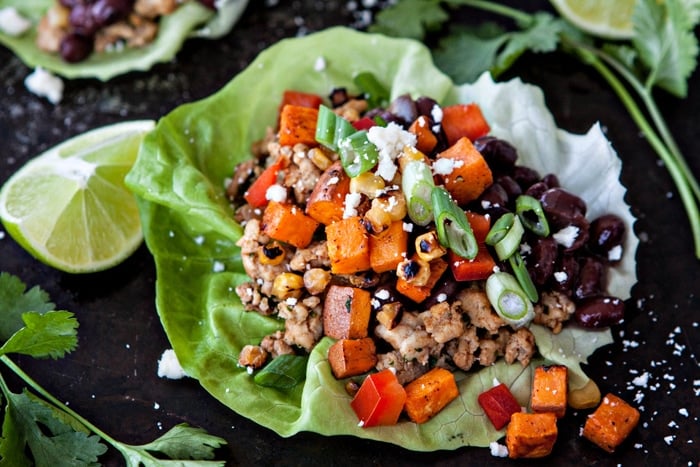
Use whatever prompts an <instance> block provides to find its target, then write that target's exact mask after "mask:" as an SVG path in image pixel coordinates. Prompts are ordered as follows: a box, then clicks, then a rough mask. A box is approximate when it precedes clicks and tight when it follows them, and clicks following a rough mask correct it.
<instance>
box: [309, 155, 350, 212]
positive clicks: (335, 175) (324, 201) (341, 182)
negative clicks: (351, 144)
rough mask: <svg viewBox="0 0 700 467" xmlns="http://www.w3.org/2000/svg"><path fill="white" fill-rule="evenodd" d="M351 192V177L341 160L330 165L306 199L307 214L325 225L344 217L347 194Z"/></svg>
mask: <svg viewBox="0 0 700 467" xmlns="http://www.w3.org/2000/svg"><path fill="white" fill-rule="evenodd" d="M348 193H350V177H348V176H347V174H346V173H345V170H344V169H343V166H342V165H341V164H340V161H337V162H335V163H333V164H332V165H331V166H330V167H328V168H327V169H326V170H325V171H324V172H323V173H322V174H321V177H320V178H319V179H318V182H316V186H314V189H313V191H312V192H311V194H310V195H309V199H308V200H306V214H307V215H309V216H310V217H311V218H313V219H315V220H317V221H318V222H320V223H321V224H323V225H329V224H332V223H333V222H337V221H339V220H341V219H342V218H343V211H344V210H345V204H344V203H345V196H346V195H347V194H348Z"/></svg>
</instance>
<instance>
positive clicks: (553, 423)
mask: <svg viewBox="0 0 700 467" xmlns="http://www.w3.org/2000/svg"><path fill="white" fill-rule="evenodd" d="M557 433H558V432H557V416H556V415H555V414H554V413H552V412H544V413H525V412H516V413H514V414H513V415H511V417H510V423H509V424H508V428H506V446H507V447H508V457H510V458H511V459H518V458H521V457H526V458H537V457H545V456H547V455H549V453H551V452H552V448H553V447H554V442H555V441H556V440H557Z"/></svg>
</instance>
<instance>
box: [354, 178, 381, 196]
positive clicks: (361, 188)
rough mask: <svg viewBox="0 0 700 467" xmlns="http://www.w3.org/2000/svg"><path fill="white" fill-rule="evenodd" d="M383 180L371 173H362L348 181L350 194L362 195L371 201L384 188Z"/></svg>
mask: <svg viewBox="0 0 700 467" xmlns="http://www.w3.org/2000/svg"><path fill="white" fill-rule="evenodd" d="M385 186H386V185H385V184H384V179H383V178H382V177H379V176H378V175H375V174H374V173H372V172H364V173H361V174H360V175H358V176H357V177H353V178H351V179H350V193H362V194H363V195H366V196H367V197H368V198H370V199H373V198H376V197H377V196H379V195H380V194H381V193H382V191H383V190H384V188H385Z"/></svg>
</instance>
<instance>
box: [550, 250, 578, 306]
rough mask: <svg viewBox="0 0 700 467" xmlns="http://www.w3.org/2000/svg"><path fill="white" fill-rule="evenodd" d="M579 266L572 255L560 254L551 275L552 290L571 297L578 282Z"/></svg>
mask: <svg viewBox="0 0 700 467" xmlns="http://www.w3.org/2000/svg"><path fill="white" fill-rule="evenodd" d="M578 271H579V264H578V260H577V259H576V257H575V256H574V255H572V254H561V255H559V257H558V258H557V261H556V265H555V266H554V273H553V274H552V279H553V280H552V281H551V282H552V289H553V290H555V291H557V292H560V293H563V294H564V295H566V296H568V297H571V295H572V294H573V293H574V284H576V283H577V281H578Z"/></svg>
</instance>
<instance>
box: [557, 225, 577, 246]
mask: <svg viewBox="0 0 700 467" xmlns="http://www.w3.org/2000/svg"><path fill="white" fill-rule="evenodd" d="M578 233H579V228H578V227H576V226H575V225H569V226H567V227H564V228H563V229H561V230H560V231H559V232H556V233H555V234H553V235H552V237H553V238H554V240H556V242H557V243H558V244H560V245H561V246H563V247H564V248H570V247H571V245H573V244H574V242H575V241H576V238H578Z"/></svg>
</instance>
